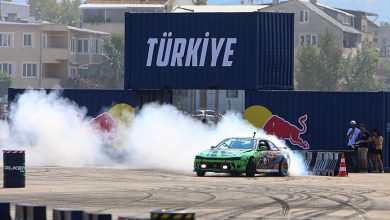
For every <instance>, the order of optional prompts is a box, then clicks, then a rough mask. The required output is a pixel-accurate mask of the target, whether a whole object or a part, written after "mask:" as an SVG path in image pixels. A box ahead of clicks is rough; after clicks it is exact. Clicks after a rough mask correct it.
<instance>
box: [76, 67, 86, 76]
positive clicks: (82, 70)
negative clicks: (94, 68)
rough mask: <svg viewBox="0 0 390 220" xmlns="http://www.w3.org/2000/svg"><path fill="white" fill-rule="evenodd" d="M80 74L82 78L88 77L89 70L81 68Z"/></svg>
mask: <svg viewBox="0 0 390 220" xmlns="http://www.w3.org/2000/svg"><path fill="white" fill-rule="evenodd" d="M78 74H79V75H80V76H88V68H79V69H78Z"/></svg>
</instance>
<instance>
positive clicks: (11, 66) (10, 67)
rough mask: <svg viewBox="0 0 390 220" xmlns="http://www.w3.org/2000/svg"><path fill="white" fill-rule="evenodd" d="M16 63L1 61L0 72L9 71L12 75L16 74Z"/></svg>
mask: <svg viewBox="0 0 390 220" xmlns="http://www.w3.org/2000/svg"><path fill="white" fill-rule="evenodd" d="M14 69H15V68H14V64H13V63H0V72H4V73H8V74H9V75H10V76H14Z"/></svg>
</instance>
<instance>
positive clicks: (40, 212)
mask: <svg viewBox="0 0 390 220" xmlns="http://www.w3.org/2000/svg"><path fill="white" fill-rule="evenodd" d="M15 220H46V206H41V205H29V204H16V206H15Z"/></svg>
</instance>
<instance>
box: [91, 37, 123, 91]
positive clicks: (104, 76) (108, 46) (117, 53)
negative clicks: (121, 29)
mask: <svg viewBox="0 0 390 220" xmlns="http://www.w3.org/2000/svg"><path fill="white" fill-rule="evenodd" d="M124 48H125V40H124V37H123V35H122V34H112V35H111V37H110V39H109V40H106V41H105V43H104V57H105V59H104V61H103V62H102V63H101V64H99V65H96V66H95V67H92V71H91V72H93V73H94V74H95V77H94V78H95V79H96V80H97V81H98V82H99V83H100V84H102V85H104V87H106V88H123V84H124V83H123V81H124V72H125V71H124V57H125V51H124Z"/></svg>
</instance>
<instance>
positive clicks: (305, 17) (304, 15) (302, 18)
mask: <svg viewBox="0 0 390 220" xmlns="http://www.w3.org/2000/svg"><path fill="white" fill-rule="evenodd" d="M299 22H301V23H308V22H309V11H300V12H299Z"/></svg>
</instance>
